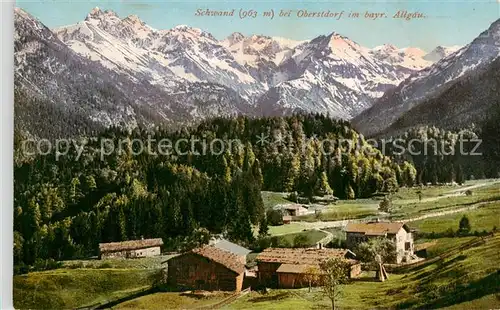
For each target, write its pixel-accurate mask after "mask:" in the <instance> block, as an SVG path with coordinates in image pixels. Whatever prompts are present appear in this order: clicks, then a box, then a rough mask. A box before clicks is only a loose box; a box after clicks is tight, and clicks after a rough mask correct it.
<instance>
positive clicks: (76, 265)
mask: <svg viewBox="0 0 500 310" xmlns="http://www.w3.org/2000/svg"><path fill="white" fill-rule="evenodd" d="M83 267H85V265H84V264H83V262H78V263H75V264H70V265H68V268H69V269H79V268H83Z"/></svg>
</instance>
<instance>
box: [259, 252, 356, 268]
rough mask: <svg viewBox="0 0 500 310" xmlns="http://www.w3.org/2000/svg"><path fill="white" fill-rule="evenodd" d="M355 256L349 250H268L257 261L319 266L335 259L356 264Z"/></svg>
mask: <svg viewBox="0 0 500 310" xmlns="http://www.w3.org/2000/svg"><path fill="white" fill-rule="evenodd" d="M355 256H356V255H355V254H354V253H353V252H351V251H349V250H347V249H314V248H309V249H307V248H298V249H291V248H268V249H265V250H264V251H262V252H261V253H260V254H259V255H257V258H256V259H255V260H256V261H257V262H263V263H281V264H293V265H317V264H319V263H320V262H321V261H325V260H328V259H330V258H334V257H340V258H344V259H346V260H348V261H350V262H351V263H354V262H356V261H355V260H354V259H353V258H354V257H355Z"/></svg>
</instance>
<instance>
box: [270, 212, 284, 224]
mask: <svg viewBox="0 0 500 310" xmlns="http://www.w3.org/2000/svg"><path fill="white" fill-rule="evenodd" d="M266 218H267V223H268V224H269V225H271V226H278V225H283V212H281V210H268V211H267V214H266Z"/></svg>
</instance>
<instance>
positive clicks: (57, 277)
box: [13, 268, 156, 309]
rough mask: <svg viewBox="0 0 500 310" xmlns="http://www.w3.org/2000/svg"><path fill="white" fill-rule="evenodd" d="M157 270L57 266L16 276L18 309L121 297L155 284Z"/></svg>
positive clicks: (67, 305)
mask: <svg viewBox="0 0 500 310" xmlns="http://www.w3.org/2000/svg"><path fill="white" fill-rule="evenodd" d="M155 273H156V270H154V269H114V268H110V269H56V270H51V271H43V272H32V273H29V274H26V275H18V276H14V283H13V285H14V292H13V293H14V306H15V307H16V308H17V309H71V308H76V307H81V306H85V305H91V304H94V303H98V302H104V301H107V300H112V299H115V298H120V297H123V296H127V295H129V294H131V293H133V292H134V291H136V290H139V289H144V288H146V287H148V286H150V285H152V284H153V281H154V277H155Z"/></svg>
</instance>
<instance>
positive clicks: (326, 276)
mask: <svg viewBox="0 0 500 310" xmlns="http://www.w3.org/2000/svg"><path fill="white" fill-rule="evenodd" d="M320 268H321V271H322V274H321V280H322V281H321V282H322V283H321V284H322V286H323V293H324V294H325V295H326V296H327V297H328V298H329V299H330V300H331V302H332V309H333V310H335V301H336V300H337V298H338V297H340V295H341V294H342V292H341V286H342V285H343V284H346V283H347V282H348V281H349V277H348V274H349V270H350V265H349V263H348V262H347V261H345V260H344V259H341V258H338V257H335V258H332V259H329V260H327V261H325V262H322V263H321V264H320Z"/></svg>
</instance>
